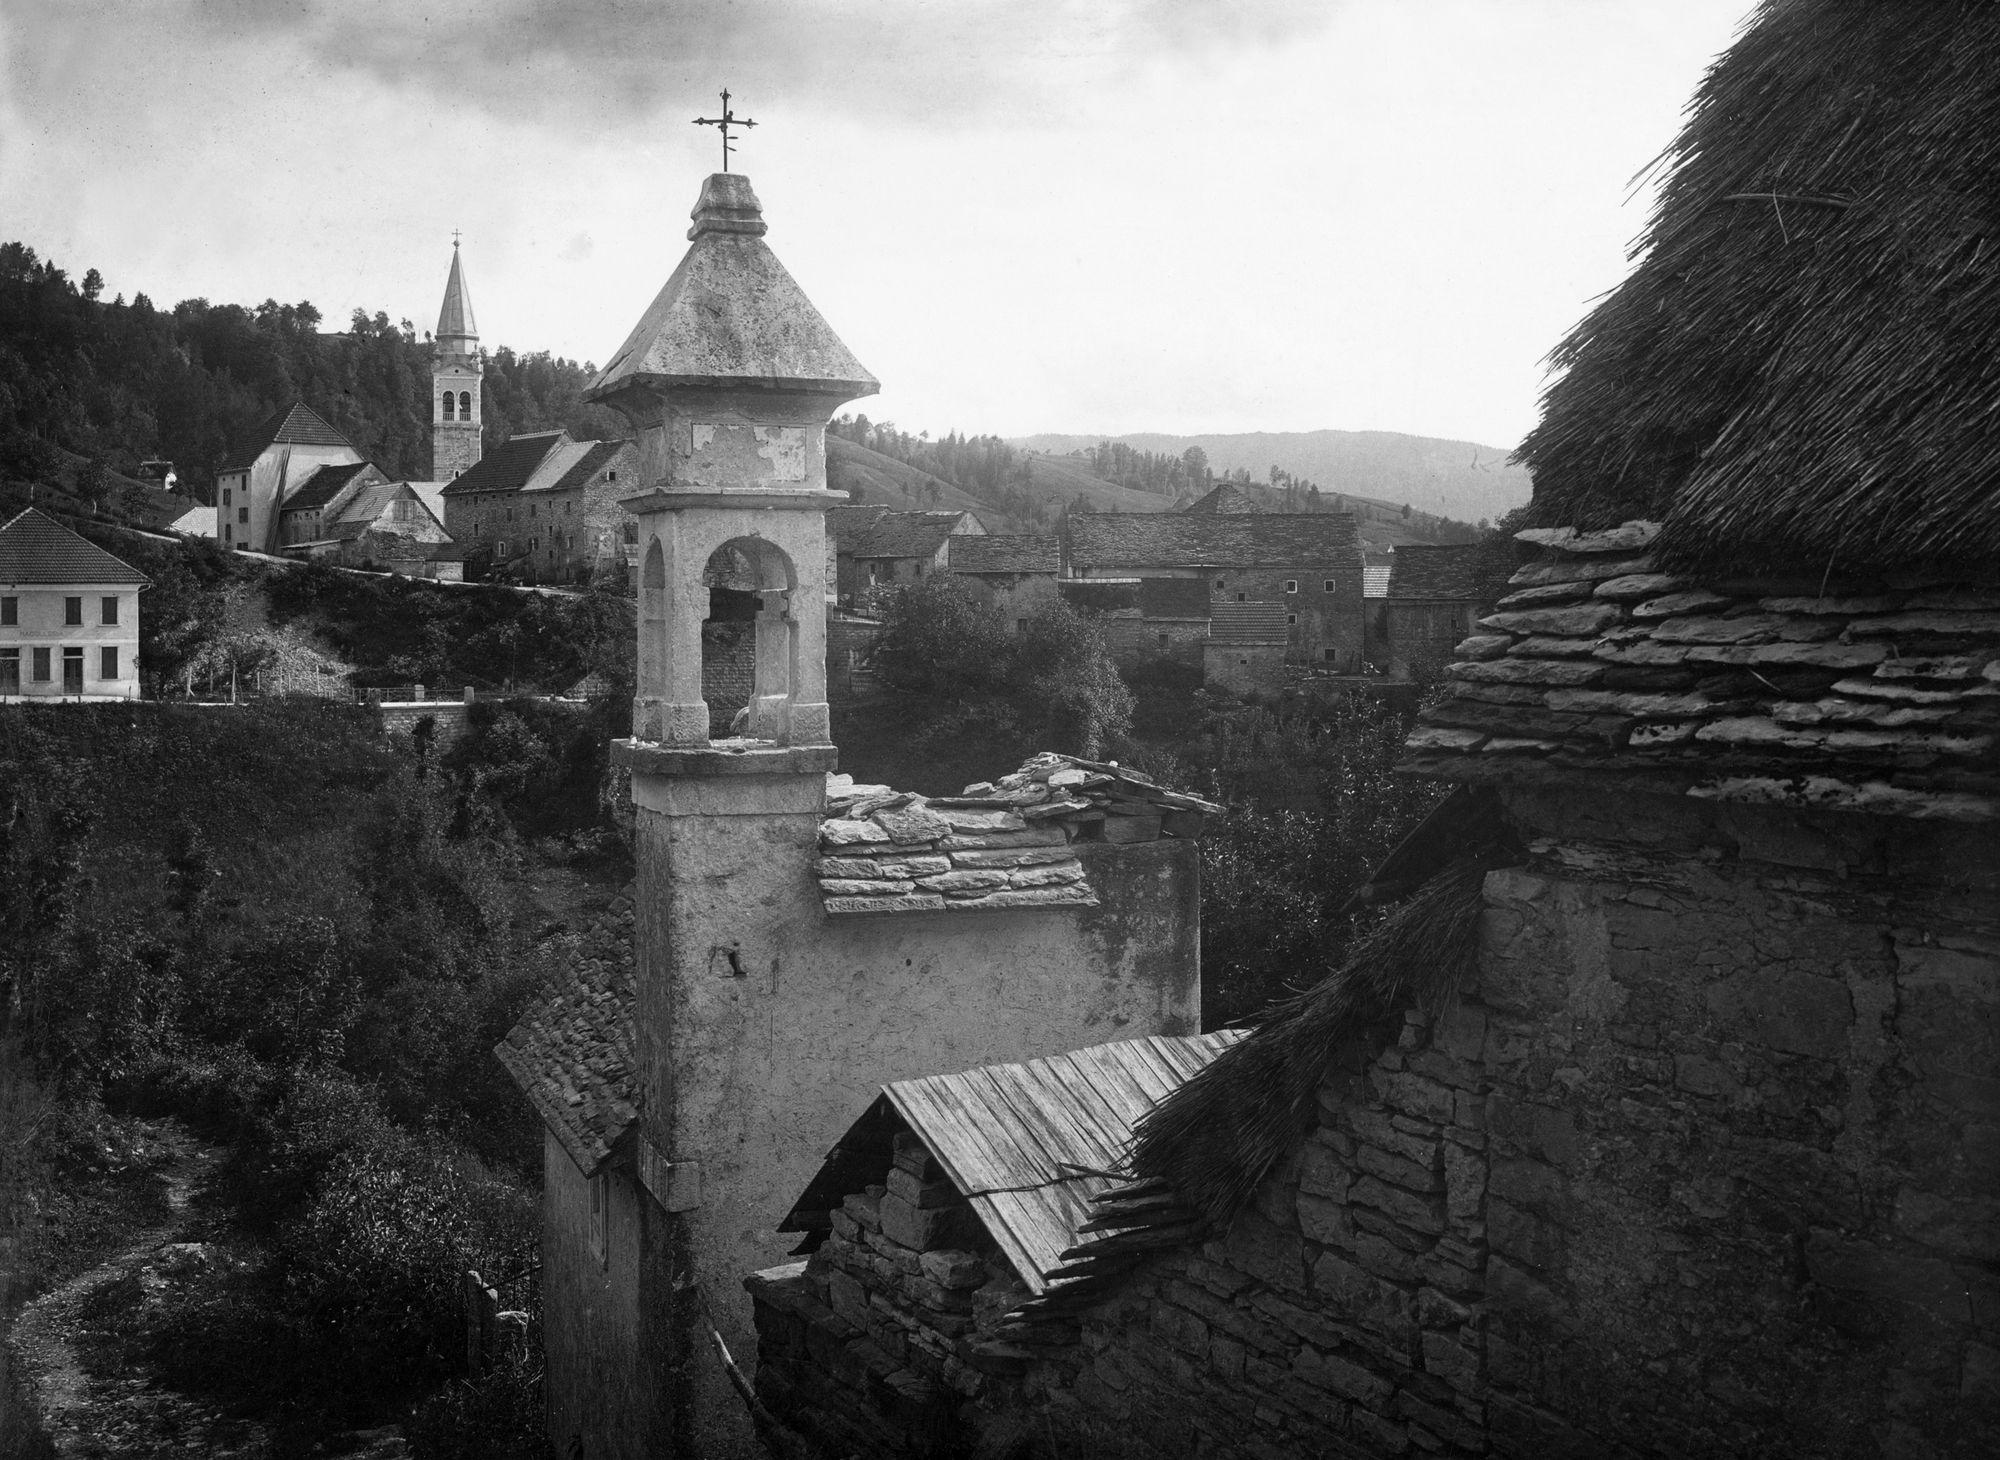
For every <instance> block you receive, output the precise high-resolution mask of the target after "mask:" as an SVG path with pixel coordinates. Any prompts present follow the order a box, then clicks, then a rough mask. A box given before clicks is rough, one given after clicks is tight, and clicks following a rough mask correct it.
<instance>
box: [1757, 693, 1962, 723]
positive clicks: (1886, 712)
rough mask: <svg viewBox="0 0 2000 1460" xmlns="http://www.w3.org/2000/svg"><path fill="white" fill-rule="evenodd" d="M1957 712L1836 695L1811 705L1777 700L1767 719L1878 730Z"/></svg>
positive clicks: (1942, 707)
mask: <svg viewBox="0 0 2000 1460" xmlns="http://www.w3.org/2000/svg"><path fill="white" fill-rule="evenodd" d="M1957 713H1958V707H1957V706H1956V705H1885V704H1882V703H1880V702H1877V703H1874V704H1869V703H1866V702H1862V701H1856V700H1844V699H1840V698H1838V697H1836V696H1828V697H1827V698H1826V699H1823V700H1814V701H1812V702H1811V703H1801V702H1799V701H1797V700H1780V701H1778V702H1777V703H1775V704H1773V705H1772V706H1771V718H1772V719H1774V720H1777V721H1779V722H1780V723H1781V724H1785V725H1872V726H1874V727H1875V728H1877V729H1881V730H1895V729H1900V728H1901V727H1903V726H1905V725H1938V724H1942V723H1943V722H1944V721H1946V720H1949V719H1950V718H1951V717H1952V716H1953V715H1955V714H1957Z"/></svg>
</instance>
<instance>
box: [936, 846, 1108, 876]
mask: <svg viewBox="0 0 2000 1460" xmlns="http://www.w3.org/2000/svg"><path fill="white" fill-rule="evenodd" d="M1074 855H1075V854H1074V853H1073V852H1071V851H1070V850H1069V848H1068V847H1067V846H1062V847H1027V848H1023V849H1022V850H1020V851H1018V852H953V853H952V854H951V862H950V865H951V866H954V867H1044V866H1047V865H1049V864H1050V863H1053V862H1067V861H1069V860H1070V859H1071V858H1072V857H1073V856H1074ZM936 870H937V871H940V872H942V871H945V870H947V868H945V867H939V868H937V869H936Z"/></svg>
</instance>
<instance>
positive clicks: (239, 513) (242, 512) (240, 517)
mask: <svg viewBox="0 0 2000 1460" xmlns="http://www.w3.org/2000/svg"><path fill="white" fill-rule="evenodd" d="M236 520H237V521H238V522H248V521H249V520H250V509H249V508H248V507H238V508H237V509H236Z"/></svg>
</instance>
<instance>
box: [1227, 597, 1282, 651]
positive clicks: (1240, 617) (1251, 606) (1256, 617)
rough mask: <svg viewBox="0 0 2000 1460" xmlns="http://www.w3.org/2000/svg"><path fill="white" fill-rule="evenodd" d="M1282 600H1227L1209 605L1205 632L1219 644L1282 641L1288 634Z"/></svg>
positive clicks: (1278, 642)
mask: <svg viewBox="0 0 2000 1460" xmlns="http://www.w3.org/2000/svg"><path fill="white" fill-rule="evenodd" d="M1285 613H1286V609H1285V605H1284V604H1282V603H1227V602H1217V603H1214V604H1212V605H1211V606H1210V609H1209V616H1210V620H1211V623H1212V627H1211V628H1210V629H1209V634H1208V636H1209V637H1210V638H1211V639H1213V640H1214V641H1215V642H1216V643H1218V644H1282V643H1284V642H1286V640H1288V639H1289V638H1290V637H1291V629H1290V626H1289V625H1288V624H1286V622H1285Z"/></svg>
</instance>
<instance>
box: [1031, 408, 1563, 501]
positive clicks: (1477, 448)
mask: <svg viewBox="0 0 2000 1460" xmlns="http://www.w3.org/2000/svg"><path fill="white" fill-rule="evenodd" d="M1104 440H1116V441H1123V442H1125V443H1126V444H1127V445H1129V446H1132V447H1134V448H1135V449H1137V450H1141V451H1152V452H1160V453H1163V454H1167V455H1173V456H1178V455H1180V454H1181V453H1182V452H1184V451H1186V450H1187V449H1188V448H1189V447H1190V446H1199V447H1200V448H1201V449H1202V450H1203V451H1204V452H1206V453H1207V455H1208V465H1209V467H1210V469H1211V470H1213V471H1215V472H1216V473H1218V474H1221V473H1224V472H1230V471H1236V470H1239V469H1240V470H1244V471H1247V472H1249V473H1250V476H1251V479H1252V480H1253V481H1260V482H1261V481H1264V480H1266V479H1267V477H1268V475H1269V473H1270V469H1271V468H1272V467H1273V466H1278V467H1281V468H1283V469H1284V470H1285V471H1288V472H1290V473H1291V474H1292V475H1294V476H1297V477H1304V478H1307V479H1309V480H1312V481H1315V482H1318V483H1319V485H1320V490H1321V491H1323V492H1337V493H1339V494H1340V495H1342V496H1344V497H1362V498H1367V499H1370V500H1372V501H1374V502H1377V503H1379V504H1381V505H1383V506H1386V507H1393V508H1396V509H1398V511H1400V509H1401V508H1402V506H1403V505H1404V504H1405V503H1408V504H1409V505H1410V506H1411V507H1412V508H1414V509H1416V510H1417V511H1419V512H1429V513H1434V514H1436V515H1438V516H1441V517H1452V518H1456V519H1457V520H1458V521H1460V522H1479V521H1482V520H1483V521H1488V522H1491V521H1497V520H1498V519H1499V518H1501V517H1502V516H1504V515H1506V514H1507V513H1508V512H1511V511H1512V510H1513V509H1514V508H1516V507H1519V506H1521V505H1522V504H1523V503H1525V502H1526V501H1527V500H1528V495H1529V492H1530V490H1531V488H1532V483H1531V481H1530V479H1529V476H1528V472H1527V470H1526V468H1524V467H1519V466H1513V465H1510V464H1509V463H1508V461H1507V451H1506V449H1505V448H1503V447H1498V446H1481V445H1478V444H1476V443H1474V442H1470V441H1446V440H1440V439H1437V438H1435V437H1429V436H1406V435H1404V434H1402V433H1401V432H1397V431H1253V432H1246V433H1242V434H1237V435H1215V436H1170V435H1166V434H1164V433H1158V432H1138V433H1135V434H1132V435H1125V436H1116V437H1105V436H1063V435H1041V436H1019V437H1014V438H1012V439H1011V440H1010V442H1009V444H1010V445H1013V446H1016V447H1018V448H1021V449H1023V450H1026V451H1034V452H1047V453H1053V454H1057V455H1065V454H1067V453H1069V452H1072V451H1079V450H1083V449H1086V448H1088V447H1091V446H1095V445H1096V444H1097V443H1098V442H1100V441H1104Z"/></svg>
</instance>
